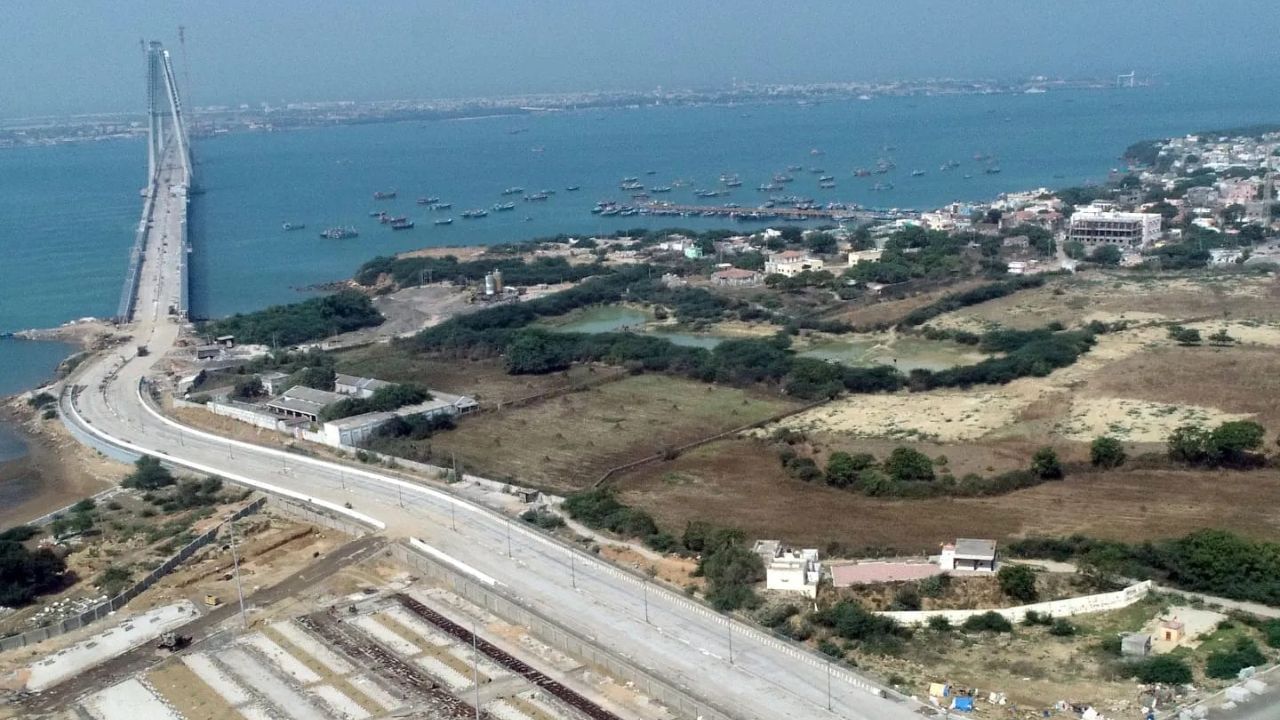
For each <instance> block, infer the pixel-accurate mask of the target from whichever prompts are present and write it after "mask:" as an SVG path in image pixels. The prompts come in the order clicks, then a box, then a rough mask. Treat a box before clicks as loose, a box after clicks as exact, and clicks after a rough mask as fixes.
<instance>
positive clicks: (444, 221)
mask: <svg viewBox="0 0 1280 720" xmlns="http://www.w3.org/2000/svg"><path fill="white" fill-rule="evenodd" d="M432 224H433V225H452V224H453V218H440V219H439V220H436V221H435V222H434V223H432Z"/></svg>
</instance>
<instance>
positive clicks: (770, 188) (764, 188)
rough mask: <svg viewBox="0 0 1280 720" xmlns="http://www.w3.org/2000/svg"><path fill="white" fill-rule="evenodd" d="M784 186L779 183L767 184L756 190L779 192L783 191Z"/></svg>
mask: <svg viewBox="0 0 1280 720" xmlns="http://www.w3.org/2000/svg"><path fill="white" fill-rule="evenodd" d="M782 187H783V186H782V185H779V184H777V183H766V184H764V185H761V186H759V187H757V188H756V190H757V191H759V192H777V191H779V190H781V189H782Z"/></svg>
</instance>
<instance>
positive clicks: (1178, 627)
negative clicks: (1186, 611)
mask: <svg viewBox="0 0 1280 720" xmlns="http://www.w3.org/2000/svg"><path fill="white" fill-rule="evenodd" d="M1157 631H1158V632H1159V633H1160V641H1161V642H1165V643H1169V644H1170V645H1177V644H1178V643H1180V642H1182V639H1183V637H1185V636H1186V634H1187V626H1186V625H1183V624H1182V621H1181V620H1165V621H1163V622H1161V623H1160V626H1159V627H1158V628H1157Z"/></svg>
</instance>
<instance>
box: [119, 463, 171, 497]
mask: <svg viewBox="0 0 1280 720" xmlns="http://www.w3.org/2000/svg"><path fill="white" fill-rule="evenodd" d="M173 483H174V480H173V475H172V474H171V473H170V472H169V471H168V469H166V468H165V467H164V466H163V465H161V464H160V461H159V460H157V459H156V458H155V457H152V456H151V455H143V456H142V457H140V458H138V460H137V461H136V462H135V463H134V464H133V472H132V473H130V474H129V475H128V477H126V478H125V479H124V480H123V481H122V482H121V484H122V485H124V486H125V487H127V488H137V489H139V490H158V489H160V488H162V487H166V486H168V485H172V484H173Z"/></svg>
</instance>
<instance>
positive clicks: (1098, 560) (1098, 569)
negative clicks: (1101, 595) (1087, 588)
mask: <svg viewBox="0 0 1280 720" xmlns="http://www.w3.org/2000/svg"><path fill="white" fill-rule="evenodd" d="M1128 564H1129V555H1128V553H1126V552H1125V550H1124V548H1123V547H1121V546H1119V545H1116V544H1115V543H1100V544H1098V545H1095V546H1094V547H1092V548H1090V549H1089V550H1087V551H1085V553H1084V554H1083V555H1081V556H1080V559H1079V560H1077V561H1076V566H1077V567H1079V568H1080V572H1081V573H1082V574H1083V575H1084V576H1085V577H1087V578H1089V580H1090V581H1091V582H1092V583H1093V585H1094V586H1095V587H1099V588H1106V589H1110V588H1111V587H1112V586H1114V585H1116V584H1117V583H1118V581H1119V578H1120V576H1121V575H1122V574H1123V573H1124V570H1125V568H1126V567H1127V566H1128Z"/></svg>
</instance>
